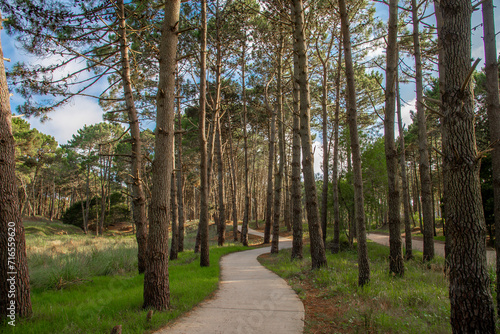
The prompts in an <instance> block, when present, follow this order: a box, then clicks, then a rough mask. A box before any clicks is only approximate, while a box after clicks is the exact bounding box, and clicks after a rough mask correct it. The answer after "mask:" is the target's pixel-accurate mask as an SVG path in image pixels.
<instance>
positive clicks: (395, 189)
mask: <svg viewBox="0 0 500 334" xmlns="http://www.w3.org/2000/svg"><path fill="white" fill-rule="evenodd" d="M386 57H387V69H386V72H385V78H386V87H385V118H384V130H385V132H384V141H385V157H386V162H387V179H388V183H387V185H388V187H387V188H388V197H387V203H388V210H389V214H388V216H389V248H390V255H389V271H390V272H391V273H394V274H396V275H399V276H403V274H404V268H405V267H404V263H403V256H402V254H401V228H400V225H401V212H400V200H399V197H400V196H399V185H398V152H397V150H396V143H395V138H394V125H395V123H394V120H395V108H396V77H397V75H396V74H397V70H398V60H399V56H398V1H397V0H390V1H389V33H388V36H387V50H386Z"/></svg>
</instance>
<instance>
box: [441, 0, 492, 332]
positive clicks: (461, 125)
mask: <svg viewBox="0 0 500 334" xmlns="http://www.w3.org/2000/svg"><path fill="white" fill-rule="evenodd" d="M441 10H442V17H443V26H442V32H441V33H442V41H443V52H444V59H445V61H444V70H445V92H444V95H443V107H444V117H443V126H444V127H445V129H446V134H447V140H446V146H445V151H444V152H443V153H444V157H445V159H446V160H448V167H449V170H448V172H447V178H448V179H447V182H446V194H447V196H448V198H447V201H446V204H447V209H446V210H447V212H446V214H447V218H448V224H447V226H449V227H448V233H449V234H450V238H451V241H452V244H453V247H452V249H451V254H450V255H449V257H448V258H449V279H450V303H451V317H450V321H451V326H452V329H453V332H454V333H495V314H494V310H493V301H492V297H491V292H490V289H491V288H490V279H489V275H488V267H487V264H486V226H485V221H484V213H483V207H482V201H481V188H480V181H479V167H480V161H481V156H480V154H479V153H478V152H477V147H476V140H475V133H474V117H475V113H474V100H473V92H472V88H471V86H472V85H470V79H471V75H472V72H473V70H474V67H472V68H471V64H470V58H471V15H472V4H471V2H470V1H466V0H449V1H442V2H441ZM476 64H477V63H476Z"/></svg>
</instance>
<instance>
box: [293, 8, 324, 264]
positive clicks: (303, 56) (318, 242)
mask: <svg viewBox="0 0 500 334" xmlns="http://www.w3.org/2000/svg"><path fill="white" fill-rule="evenodd" d="M293 10H294V21H295V22H294V52H296V53H297V57H298V69H299V77H298V81H299V85H300V138H301V143H302V170H303V176H304V185H305V197H306V211H307V223H308V226H309V237H310V245H311V265H312V268H313V269H316V268H320V267H326V266H327V262H326V254H325V246H324V243H323V239H322V231H321V225H320V220H319V212H318V198H317V197H318V195H317V192H316V180H315V179H314V156H313V152H312V140H311V124H310V121H311V115H310V113H311V99H310V95H309V78H308V72H309V69H308V64H307V43H306V36H305V26H304V25H305V23H304V8H303V3H302V0H293Z"/></svg>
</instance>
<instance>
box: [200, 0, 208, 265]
mask: <svg viewBox="0 0 500 334" xmlns="http://www.w3.org/2000/svg"><path fill="white" fill-rule="evenodd" d="M200 58H201V64H200V67H201V68H200V114H199V117H198V124H199V131H200V174H201V177H200V199H201V200H200V224H199V231H200V265H201V266H202V267H208V266H209V265H210V257H209V248H208V195H209V190H208V165H207V160H208V159H207V136H206V134H205V113H206V98H207V96H206V95H207V79H206V71H207V0H201V55H200Z"/></svg>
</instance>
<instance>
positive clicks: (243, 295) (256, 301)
mask: <svg viewBox="0 0 500 334" xmlns="http://www.w3.org/2000/svg"><path fill="white" fill-rule="evenodd" d="M248 233H249V234H254V235H258V236H262V233H260V232H257V231H254V230H251V229H249V232H248ZM291 247H292V242H291V240H290V239H287V238H280V249H283V248H291ZM269 252H270V247H263V248H257V249H251V250H248V251H243V252H238V253H232V254H228V255H226V256H224V257H223V258H222V259H221V262H220V266H221V279H220V282H219V290H218V291H217V292H216V294H215V296H214V297H213V298H212V299H210V300H207V301H204V302H202V303H201V304H200V305H198V306H197V307H195V308H194V309H193V310H192V311H191V312H189V313H187V314H186V315H185V316H183V317H181V318H179V319H178V320H177V321H175V322H174V323H173V324H171V325H169V326H167V327H164V328H162V329H160V330H159V331H157V332H156V333H158V334H167V333H168V334H181V333H183V334H194V333H196V334H198V333H207V334H215V333H231V334H232V333H235V334H236V333H238V334H239V333H244V334H247V333H259V334H260V333H272V334H280V333H283V334H285V333H286V334H292V333H302V332H303V330H304V305H303V304H302V302H301V301H300V299H299V298H298V296H297V295H296V293H295V292H294V291H293V290H292V289H291V288H290V286H288V284H287V283H286V282H285V281H284V280H283V279H282V278H280V277H279V276H278V275H276V274H274V273H272V272H271V271H269V270H268V269H266V268H264V267H263V266H262V265H261V264H260V263H259V262H258V261H257V257H258V256H259V255H261V254H265V253H269Z"/></svg>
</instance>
